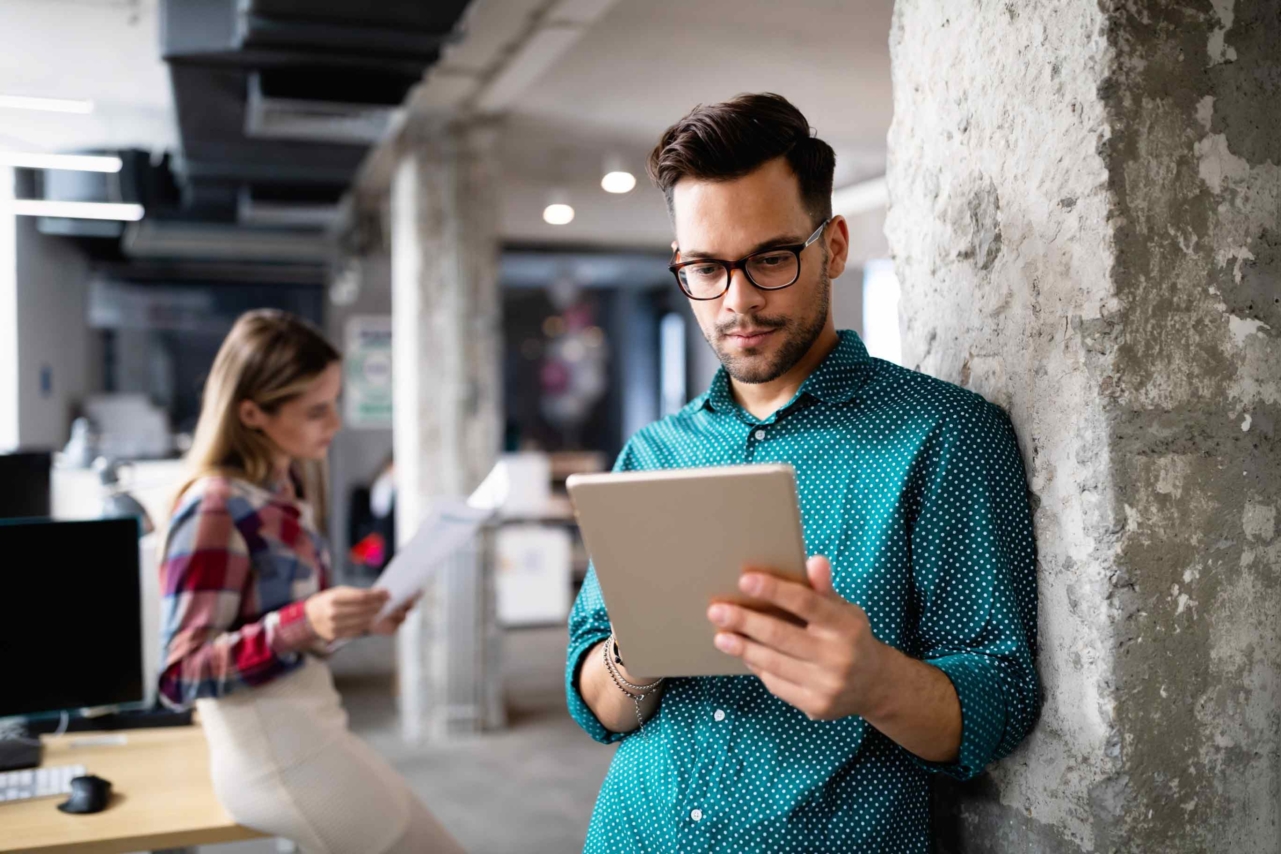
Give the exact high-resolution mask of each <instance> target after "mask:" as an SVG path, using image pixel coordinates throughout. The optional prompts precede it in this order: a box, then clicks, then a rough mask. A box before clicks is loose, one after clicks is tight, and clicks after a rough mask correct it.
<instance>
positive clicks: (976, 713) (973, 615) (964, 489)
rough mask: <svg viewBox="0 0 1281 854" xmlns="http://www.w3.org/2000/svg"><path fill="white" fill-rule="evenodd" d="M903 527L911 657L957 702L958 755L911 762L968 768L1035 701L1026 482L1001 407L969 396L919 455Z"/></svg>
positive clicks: (1016, 731) (1026, 720) (1019, 726)
mask: <svg viewBox="0 0 1281 854" xmlns="http://www.w3.org/2000/svg"><path fill="white" fill-rule="evenodd" d="M919 508H920V509H919V512H918V513H917V515H916V519H915V525H914V529H913V532H912V576H913V588H914V595H915V600H916V603H915V604H916V608H917V613H918V614H919V615H920V619H919V623H918V627H917V637H918V639H919V649H920V652H921V658H922V660H924V661H925V662H926V663H928V664H931V665H933V666H935V667H937V668H939V669H940V670H942V671H943V673H944V674H946V675H947V677H948V679H949V680H951V682H952V685H953V687H954V688H955V689H956V694H957V697H958V699H959V700H960V705H961V721H962V735H961V747H960V755H959V756H958V758H957V760H956V761H955V762H953V763H932V762H925V761H924V760H918V761H920V763H921V765H923V766H924V767H926V768H927V769H929V770H932V771H937V772H940V773H944V774H948V775H949V776H953V777H956V778H958V779H962V780H965V779H968V778H970V777H973V776H975V775H976V774H978V773H980V772H981V771H982V770H983V769H984V768H985V767H986V766H987V765H989V764H991V763H992V762H994V761H996V760H998V759H1000V758H1002V757H1004V756H1006V755H1008V754H1009V753H1010V752H1011V751H1013V750H1014V748H1015V747H1017V746H1018V744H1019V742H1021V741H1022V740H1023V738H1024V737H1025V736H1026V735H1027V734H1028V732H1030V731H1031V729H1032V726H1033V724H1034V723H1035V721H1036V718H1037V715H1038V713H1039V711H1040V704H1041V691H1040V684H1039V682H1038V679H1037V674H1036V667H1035V657H1036V621H1037V614H1036V610H1037V601H1036V545H1035V540H1034V538H1033V530H1032V518H1031V510H1030V507H1029V505H1028V499H1027V482H1026V479H1025V475H1024V470H1023V462H1022V458H1021V457H1020V455H1019V451H1018V444H1017V442H1016V440H1015V438H1014V431H1013V428H1012V427H1011V425H1010V422H1009V419H1008V418H1007V417H1006V415H1005V413H1004V412H1002V411H1001V410H1000V409H998V408H997V407H995V406H993V405H991V404H989V403H986V402H982V401H979V400H976V401H975V406H974V407H973V408H972V409H969V410H967V411H966V412H965V413H964V415H963V416H961V417H960V421H959V423H955V422H953V423H949V424H945V425H942V426H941V427H940V430H939V432H938V434H937V435H936V436H935V437H934V441H933V442H932V444H931V446H930V451H929V453H928V454H927V457H926V459H925V463H924V487H923V492H922V496H921V503H920V505H919Z"/></svg>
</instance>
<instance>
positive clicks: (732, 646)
mask: <svg viewBox="0 0 1281 854" xmlns="http://www.w3.org/2000/svg"><path fill="white" fill-rule="evenodd" d="M716 648H717V649H719V650H720V651H721V652H724V653H728V654H730V655H733V656H736V657H737V658H741V659H742V660H743V663H744V664H746V665H747V666H748V667H750V668H751V669H752V670H753V672H755V671H758V670H759V671H763V672H766V673H771V674H773V675H775V676H779V677H782V678H783V679H786V680H787V681H788V682H792V683H795V684H797V685H806V684H809V683H811V682H813V681H814V679H815V678H816V674H815V670H814V667H813V666H812V665H810V664H809V663H807V662H804V661H801V660H800V659H796V658H792V656H790V655H784V654H783V653H781V652H779V651H778V650H776V649H771V648H769V647H767V646H764V645H762V644H759V643H757V642H756V641H753V640H750V639H748V638H745V637H743V636H741V635H736V634H733V633H730V632H719V633H718V634H717V635H716Z"/></svg>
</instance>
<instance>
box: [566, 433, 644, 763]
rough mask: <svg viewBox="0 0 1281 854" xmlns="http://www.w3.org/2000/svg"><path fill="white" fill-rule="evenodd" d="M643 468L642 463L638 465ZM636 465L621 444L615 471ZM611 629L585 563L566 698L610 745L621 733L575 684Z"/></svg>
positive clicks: (572, 615)
mask: <svg viewBox="0 0 1281 854" xmlns="http://www.w3.org/2000/svg"><path fill="white" fill-rule="evenodd" d="M639 467H642V468H643V466H639ZM635 468H638V466H637V465H636V464H635V457H634V455H633V444H632V442H628V443H627V445H626V446H624V448H623V450H622V452H621V453H619V455H618V459H617V460H616V461H615V462H614V469H613V470H614V471H616V472H619V471H631V470H633V469H635ZM612 631H613V629H612V628H611V626H610V622H609V613H608V612H607V611H606V610H605V597H604V596H603V595H602V594H601V590H600V583H599V582H598V581H597V580H596V568H595V567H594V566H588V568H587V578H586V579H585V580H584V581H583V587H582V589H581V590H579V591H578V598H577V599H576V600H575V601H574V607H573V609H572V610H571V611H570V612H569V649H568V650H567V652H566V655H565V697H566V698H567V700H568V702H569V714H570V715H571V716H572V717H573V718H574V720H575V722H577V723H578V725H579V726H580V727H582V728H583V730H584V731H585V732H586V733H587V734H588V735H590V736H591V737H592V738H594V739H596V740H597V741H599V742H600V743H601V744H613V743H614V742H616V741H620V740H622V738H623V737H624V735H625V734H624V733H617V732H610V731H609V730H608V729H606V728H605V726H604V725H603V724H602V723H601V722H600V720H599V719H598V718H597V717H596V713H595V712H593V711H592V710H591V707H590V706H588V705H587V701H586V700H584V699H583V692H582V690H581V689H580V687H579V684H578V677H579V674H580V673H581V672H582V669H583V662H584V661H585V660H586V658H587V653H589V652H591V650H592V648H593V647H595V646H596V644H598V643H600V642H601V641H603V640H605V639H606V638H608V637H609V636H610V633H611V632H612Z"/></svg>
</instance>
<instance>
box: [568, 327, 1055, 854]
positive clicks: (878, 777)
mask: <svg viewBox="0 0 1281 854" xmlns="http://www.w3.org/2000/svg"><path fill="white" fill-rule="evenodd" d="M840 339H841V340H840V344H839V345H838V346H837V347H836V349H834V350H833V351H832V352H831V353H830V354H829V355H828V356H827V358H826V359H825V360H824V361H823V362H822V364H820V365H819V367H818V368H817V369H816V370H815V371H814V373H812V374H811V375H810V376H809V377H808V378H807V379H806V380H805V382H804V383H803V384H802V386H801V388H800V390H799V391H798V392H797V394H796V396H795V397H794V398H793V399H792V400H791V401H790V402H789V403H788V404H787V405H786V406H784V407H782V408H781V409H779V410H778V411H777V412H775V413H774V414H773V415H771V416H770V417H769V418H766V419H763V420H762V419H757V418H755V417H753V416H752V415H751V414H749V413H748V412H746V411H745V410H744V409H742V408H741V407H740V406H738V405H737V404H736V403H735V402H734V400H733V397H732V396H731V393H730V386H729V380H728V377H727V375H726V374H725V372H724V370H723V369H722V370H721V371H720V372H719V373H718V374H717V376H716V378H715V379H714V380H713V382H712V385H711V388H710V389H709V390H708V391H707V393H706V394H704V395H702V396H701V397H698V398H696V399H695V400H694V401H692V402H691V403H690V404H689V405H688V406H686V407H685V408H684V409H683V410H682V411H680V412H679V413H677V414H675V415H673V416H670V417H668V418H665V419H663V420H662V421H659V422H657V423H654V424H651V425H649V426H647V427H645V428H644V429H642V430H641V431H640V432H638V433H637V434H636V435H635V436H634V437H633V438H632V439H631V441H629V442H628V444H627V446H626V447H625V448H624V449H623V452H622V454H621V455H620V456H619V459H618V463H617V465H616V466H615V468H616V470H620V471H625V470H640V469H663V468H685V467H692V466H709V465H741V464H744V463H775V462H785V463H791V465H792V466H793V467H794V468H795V469H796V477H797V487H798V490H799V495H800V505H801V519H802V523H803V525H804V530H805V541H806V548H807V550H808V552H809V553H810V554H811V555H815V554H822V555H826V556H827V557H829V558H830V559H831V561H832V571H833V582H834V586H835V588H836V591H837V592H838V593H839V594H840V595H841V596H843V597H844V598H845V599H847V600H849V601H851V602H856V603H858V604H859V605H860V606H861V607H862V608H863V609H864V610H865V611H866V612H867V615H868V617H869V619H870V620H871V624H872V630H873V632H874V633H875V634H876V637H877V638H879V639H880V640H881V641H883V642H885V643H888V644H892V645H893V646H895V647H897V648H899V649H901V650H903V651H905V652H906V653H908V654H909V655H912V656H915V657H917V658H919V659H922V660H924V661H926V662H929V663H930V664H932V665H934V666H936V667H938V668H939V669H941V670H942V671H943V672H944V673H945V674H947V676H948V678H949V679H951V681H952V684H953V685H954V686H955V687H956V691H957V695H958V696H959V698H960V701H961V714H962V722H963V735H962V742H961V750H960V757H959V758H958V760H957V762H956V763H955V764H951V765H938V764H933V763H929V762H925V761H924V760H921V759H918V758H917V757H915V756H913V755H912V754H910V753H909V752H907V751H906V750H904V749H903V748H901V747H899V746H898V745H897V744H895V743H894V742H891V741H890V740H889V739H887V738H886V737H884V736H883V735H881V734H880V733H879V732H877V731H876V730H875V729H872V728H871V727H869V726H868V725H867V724H866V723H865V722H864V721H863V720H862V719H861V718H858V717H849V718H844V719H842V720H837V721H811V720H808V719H807V718H806V717H805V715H804V714H802V713H801V712H800V711H798V710H796V709H795V708H793V707H791V706H789V705H787V704H786V703H784V702H783V701H782V700H779V699H777V698H775V697H774V696H773V695H772V694H770V693H769V692H768V691H766V690H765V687H764V686H763V685H762V684H761V682H760V680H759V679H757V678H756V677H754V676H732V677H702V678H685V679H672V680H669V681H668V683H667V689H666V693H665V694H664V696H663V698H662V702H661V705H660V706H659V709H658V711H657V713H656V715H655V717H654V719H653V721H651V722H647V723H646V725H645V733H644V734H643V735H642V734H640V733H639V732H633V733H630V734H626V735H621V734H619V733H614V732H610V731H608V730H606V729H605V728H604V727H603V726H602V725H601V723H600V721H598V720H597V719H596V717H595V715H593V714H592V711H591V709H589V708H588V707H587V705H586V703H584V702H583V698H582V695H581V694H580V693H579V690H578V684H577V680H578V672H579V669H580V668H581V666H582V662H583V658H584V656H585V655H586V654H587V652H588V651H590V649H591V648H592V647H593V646H594V645H595V644H596V643H598V642H599V641H601V640H603V639H605V638H607V637H608V636H609V634H610V628H609V614H608V613H607V611H606V609H605V602H604V599H603V598H602V596H601V591H600V586H599V585H598V583H597V581H596V576H595V572H594V571H592V570H589V572H588V575H587V579H586V582H585V583H584V585H583V588H582V590H581V591H580V593H579V596H578V600H577V601H576V602H575V604H574V608H573V611H572V612H571V614H570V618H569V635H570V640H569V651H568V660H567V664H566V674H565V678H566V687H567V693H568V697H569V707H570V713H571V714H572V715H573V717H574V719H575V720H576V721H577V722H578V723H579V725H580V726H582V728H583V729H584V730H586V731H587V732H588V734H590V735H591V736H592V737H593V738H595V739H596V740H598V741H601V742H604V743H612V742H616V741H622V744H621V745H619V748H618V751H617V752H616V753H615V755H614V759H613V763H612V764H611V766H610V769H609V773H608V775H607V776H606V778H605V782H604V784H603V785H602V787H601V791H600V796H599V798H598V799H597V801H596V808H595V810H594V812H593V814H592V820H591V826H590V828H589V830H588V836H587V844H586V848H585V850H586V851H587V852H590V854H624V852H626V854H632V852H654V854H673V852H690V854H692V853H693V852H711V851H715V852H733V854H742V853H743V852H797V853H798V854H800V852H806V854H813V853H814V852H837V851H841V852H845V851H858V852H926V851H928V850H929V847H930V838H929V837H930V828H929V810H928V780H929V776H930V774H932V773H938V772H941V773H944V774H949V775H952V776H954V777H957V778H960V779H966V778H969V777H972V776H974V775H975V774H978V773H979V772H980V771H982V770H983V768H984V767H985V766H986V765H988V764H989V763H990V762H992V761H994V760H996V759H998V758H1000V757H1002V756H1004V755H1006V754H1007V753H1009V752H1010V751H1011V750H1013V749H1014V747H1015V746H1016V745H1018V743H1019V742H1020V741H1021V740H1022V739H1023V737H1024V736H1025V735H1026V734H1027V732H1028V730H1029V729H1030V728H1031V726H1032V724H1033V721H1034V720H1035V718H1036V714H1037V711H1038V708H1039V705H1040V692H1039V687H1038V682H1037V676H1036V671H1035V667H1034V664H1033V661H1034V658H1035V645H1036V574H1035V566H1036V551H1035V545H1034V542H1033V537H1032V523H1031V514H1030V512H1029V507H1028V501H1027V486H1026V481H1025V478H1024V473H1023V464H1022V460H1021V457H1020V456H1019V451H1018V446H1017V444H1016V442H1015V438H1014V433H1013V430H1012V429H1011V427H1010V423H1009V420H1008V419H1007V418H1006V416H1005V414H1004V413H1003V412H1002V411H1001V410H1000V409H998V408H997V407H995V406H993V405H991V404H989V403H987V402H986V401H984V400H983V399H982V398H981V397H979V396H978V395H976V394H973V393H971V392H969V391H966V390H964V389H961V388H959V387H957V386H954V385H950V384H948V383H944V382H941V381H939V380H935V379H931V378H929V377H927V376H924V375H923V374H919V373H916V372H913V371H909V370H906V369H904V368H901V367H899V366H897V365H894V364H891V363H889V362H885V361H881V360H879V359H872V358H869V356H868V354H867V350H866V349H865V348H864V346H863V343H862V341H860V340H859V338H858V336H857V335H856V334H855V333H853V332H842V333H840Z"/></svg>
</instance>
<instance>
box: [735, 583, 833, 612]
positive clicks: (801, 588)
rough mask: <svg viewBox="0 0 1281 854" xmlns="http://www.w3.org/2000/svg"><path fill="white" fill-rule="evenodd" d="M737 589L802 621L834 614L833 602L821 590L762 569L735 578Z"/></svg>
mask: <svg viewBox="0 0 1281 854" xmlns="http://www.w3.org/2000/svg"><path fill="white" fill-rule="evenodd" d="M738 588H739V589H740V590H742V591H743V592H744V593H746V594H747V595H748V596H751V597H752V598H753V599H759V600H760V601H762V602H768V603H769V604H771V605H774V606H776V607H778V608H782V609H783V610H784V611H787V612H788V613H791V614H795V615H796V616H798V617H800V618H801V619H802V620H804V621H805V622H806V623H814V622H822V621H823V620H824V619H825V618H830V617H832V616H833V615H834V614H835V611H834V609H833V607H832V606H833V604H834V603H833V601H832V600H831V599H829V598H828V597H826V596H824V595H823V594H822V593H819V592H817V591H814V590H811V589H810V588H808V587H806V586H805V585H804V584H798V583H797V582H795V581H785V580H783V579H781V578H777V577H775V576H773V575H769V574H767V573H764V572H747V573H744V574H743V576H742V577H741V578H740V579H739V580H738Z"/></svg>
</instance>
